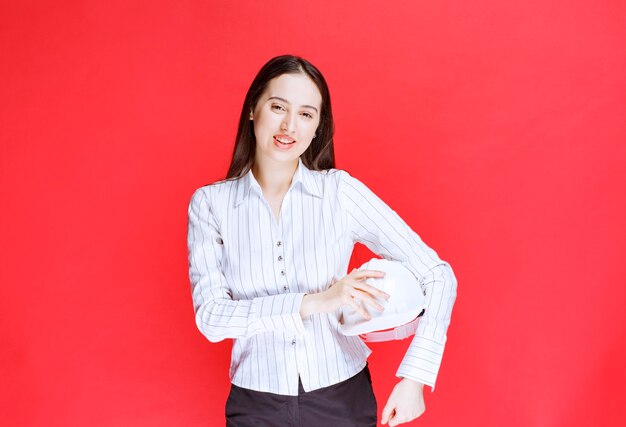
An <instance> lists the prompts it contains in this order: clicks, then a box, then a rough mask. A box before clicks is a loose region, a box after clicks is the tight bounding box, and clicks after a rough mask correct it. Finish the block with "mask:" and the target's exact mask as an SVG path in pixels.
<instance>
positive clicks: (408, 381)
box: [402, 377, 424, 390]
mask: <svg viewBox="0 0 626 427" xmlns="http://www.w3.org/2000/svg"><path fill="white" fill-rule="evenodd" d="M402 381H403V382H405V383H407V384H411V385H412V386H414V387H417V388H420V389H422V390H423V389H424V383H421V382H419V381H415V380H412V379H411V378H407V377H402Z"/></svg>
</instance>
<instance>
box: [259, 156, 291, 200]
mask: <svg viewBox="0 0 626 427" xmlns="http://www.w3.org/2000/svg"><path fill="white" fill-rule="evenodd" d="M297 168H298V159H296V160H295V161H293V162H275V161H273V160H271V159H262V160H261V159H255V161H254V163H253V165H252V174H253V175H254V178H255V179H256V180H257V182H258V183H259V185H260V186H261V189H262V190H263V194H266V195H272V194H283V193H286V192H287V190H289V186H290V185H291V181H292V179H293V176H294V174H295V172H296V169H297Z"/></svg>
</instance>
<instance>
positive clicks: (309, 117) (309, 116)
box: [302, 112, 313, 119]
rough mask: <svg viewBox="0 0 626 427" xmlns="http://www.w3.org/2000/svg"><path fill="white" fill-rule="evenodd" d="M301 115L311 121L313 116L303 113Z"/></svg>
mask: <svg viewBox="0 0 626 427" xmlns="http://www.w3.org/2000/svg"><path fill="white" fill-rule="evenodd" d="M302 115H303V116H305V117H306V118H307V119H312V118H313V115H312V114H311V113H307V112H304V113H302Z"/></svg>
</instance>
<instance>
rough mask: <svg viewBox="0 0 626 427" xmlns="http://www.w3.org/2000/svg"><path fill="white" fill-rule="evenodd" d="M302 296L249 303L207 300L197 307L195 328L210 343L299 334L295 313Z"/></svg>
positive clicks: (301, 331) (259, 299) (290, 295)
mask: <svg viewBox="0 0 626 427" xmlns="http://www.w3.org/2000/svg"><path fill="white" fill-rule="evenodd" d="M302 296H303V294H298V293H292V294H279V295H270V296H265V297H258V298H254V299H252V300H238V301H233V300H231V299H227V298H221V299H215V300H209V301H206V302H205V303H204V304H201V305H199V306H198V309H197V310H196V324H197V326H198V328H199V329H200V331H201V332H202V334H203V335H204V336H206V337H207V338H208V339H209V340H210V341H212V342H217V341H221V340H223V339H225V338H246V337H249V336H252V335H255V334H259V333H264V332H270V331H280V332H286V333H290V334H302V333H304V325H303V323H302V319H301V317H300V313H299V312H300V302H301V299H302Z"/></svg>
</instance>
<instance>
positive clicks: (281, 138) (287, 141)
mask: <svg viewBox="0 0 626 427" xmlns="http://www.w3.org/2000/svg"><path fill="white" fill-rule="evenodd" d="M274 141H276V142H278V143H279V144H281V145H291V144H294V143H295V142H296V140H295V139H293V138H291V137H289V136H287V135H274Z"/></svg>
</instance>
